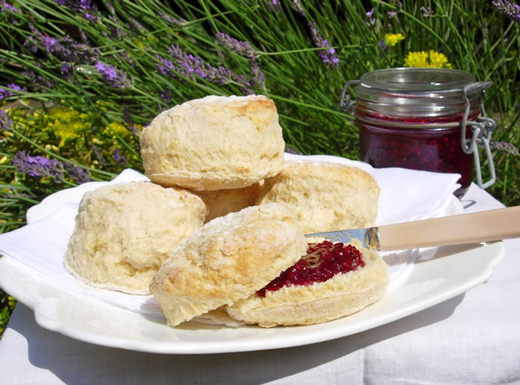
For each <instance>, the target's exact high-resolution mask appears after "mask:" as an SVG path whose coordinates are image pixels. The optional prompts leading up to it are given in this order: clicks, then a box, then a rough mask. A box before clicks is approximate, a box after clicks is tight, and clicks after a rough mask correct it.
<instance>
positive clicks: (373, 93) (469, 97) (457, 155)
mask: <svg viewBox="0 0 520 385" xmlns="http://www.w3.org/2000/svg"><path fill="white" fill-rule="evenodd" d="M355 84H358V86H357V87H356V102H355V117H356V124H357V126H358V127H359V140H360V149H361V160H362V161H365V162H367V163H370V164H371V165H372V166H374V167H376V168H382V167H403V168H408V169H415V170H425V171H433V172H442V173H458V174H460V175H461V177H460V179H459V181H458V182H459V184H460V185H461V187H460V189H458V190H457V191H456V192H455V195H457V196H459V197H461V196H463V195H464V193H465V192H466V191H467V189H468V188H469V186H470V184H471V180H472V176H473V169H474V163H475V162H474V160H475V154H474V153H473V152H476V155H477V156H478V151H476V146H473V148H471V146H470V142H471V140H472V139H471V138H472V137H473V130H474V129H473V127H474V126H472V125H470V124H467V123H468V122H470V123H473V122H474V121H475V120H476V119H478V118H479V116H481V115H482V113H484V114H485V112H483V107H482V94H483V90H484V89H485V88H487V87H489V85H490V83H475V78H474V76H473V75H472V74H470V73H467V72H464V71H459V70H452V69H436V68H393V69H386V70H379V71H374V72H370V73H367V74H365V75H363V76H362V77H361V79H360V80H359V81H356V82H355ZM345 88H346V87H345ZM476 124H479V123H476ZM481 137H482V135H481ZM477 160H478V159H477ZM479 167H480V164H479ZM479 171H480V170H479ZM479 176H480V174H479Z"/></svg>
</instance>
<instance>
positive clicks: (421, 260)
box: [0, 156, 505, 354]
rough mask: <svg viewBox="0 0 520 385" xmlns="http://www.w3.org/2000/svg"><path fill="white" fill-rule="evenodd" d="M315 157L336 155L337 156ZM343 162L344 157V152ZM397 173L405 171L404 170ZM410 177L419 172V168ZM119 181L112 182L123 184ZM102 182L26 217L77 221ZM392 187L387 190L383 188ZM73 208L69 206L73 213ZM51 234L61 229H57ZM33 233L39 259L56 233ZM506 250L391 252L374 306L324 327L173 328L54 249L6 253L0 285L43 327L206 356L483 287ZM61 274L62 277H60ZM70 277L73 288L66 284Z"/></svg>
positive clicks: (322, 332)
mask: <svg viewBox="0 0 520 385" xmlns="http://www.w3.org/2000/svg"><path fill="white" fill-rule="evenodd" d="M294 158H297V157H294ZM315 158H316V159H317V160H330V161H338V159H337V158H333V157H324V156H320V157H315ZM339 160H340V161H341V162H343V163H344V162H346V160H344V159H342V158H339ZM396 171H397V172H399V175H402V172H401V171H399V170H396ZM396 171H394V172H396ZM122 174H125V175H120V177H119V178H120V180H125V178H131V179H134V178H135V179H137V180H142V179H144V177H143V176H142V175H140V174H138V173H135V172H132V171H125V172H123V173H122ZM134 174H136V175H134ZM412 176H413V177H415V176H416V174H413V175H412ZM428 178H429V177H428ZM117 179H118V178H116V179H114V180H113V181H112V182H111V183H115V182H117ZM391 180H392V181H394V180H401V179H400V178H395V179H394V178H391ZM102 183H105V182H93V183H88V184H84V185H82V186H81V187H78V188H73V189H68V190H63V191H61V192H58V193H56V194H53V195H52V196H50V197H49V198H47V199H45V200H44V201H43V202H42V203H41V204H39V205H37V206H35V207H33V208H32V209H31V210H30V211H29V213H28V221H29V222H30V223H33V225H34V226H38V224H40V226H39V227H38V228H41V227H45V228H46V229H48V228H49V226H52V223H56V222H52V220H49V221H47V218H51V217H52V218H54V220H61V218H67V221H69V222H70V221H73V215H74V209H72V208H71V207H72V206H74V205H76V204H77V203H78V202H79V200H80V199H81V196H82V195H83V193H84V192H86V191H88V190H91V189H94V188H96V187H99V186H100V185H101V184H102ZM400 185H402V183H401V184H400ZM386 191H388V190H386V189H385V192H386ZM416 196H417V204H418V205H420V204H421V202H422V201H424V200H423V198H424V196H423V195H422V193H421V191H418V194H416ZM450 196H451V195H450ZM388 198H392V196H391V195H390V196H389V197H388ZM389 201H391V199H389ZM392 203H393V201H392ZM404 203H407V202H404ZM430 203H431V202H430ZM401 204H403V203H399V204H395V203H393V206H399V208H400V209H402V208H403V206H401ZM438 205H440V206H442V209H440V210H438V211H435V212H436V216H442V215H453V214H457V213H460V212H461V211H462V207H461V205H460V202H459V201H458V200H457V199H455V198H454V197H453V196H451V199H448V200H446V201H444V202H440V201H439V202H438ZM68 208H69V209H71V211H70V212H69V211H68ZM58 214H60V215H61V214H63V216H59V215H58ZM56 215H58V216H56ZM58 223H60V224H62V222H58ZM48 224H50V225H48ZM62 227H63V226H62ZM65 227H66V226H65ZM69 227H70V226H69ZM47 231H48V230H47ZM70 231H71V230H70ZM62 232H63V231H62ZM49 233H52V234H53V235H55V234H56V228H53V230H52V231H50V232H49ZM65 233H66V231H65ZM26 234H27V233H26ZM46 234H47V233H46ZM30 235H31V237H29V238H27V239H28V241H27V242H28V243H30V242H32V243H34V244H33V245H31V249H30V252H31V255H33V256H35V258H36V259H37V260H38V261H41V256H42V255H43V254H42V253H43V251H42V249H44V248H46V246H47V244H51V243H52V241H53V239H52V238H49V237H46V238H44V239H43V240H41V241H40V243H35V242H34V240H33V238H32V235H33V233H30ZM61 236H64V235H63V234H61ZM69 236H70V234H69ZM22 243H23V242H15V243H14V246H13V244H11V246H10V248H11V250H12V252H13V253H18V252H21V251H23V249H24V248H26V247H27V245H25V244H22ZM45 243H47V244H45ZM51 246H52V247H51ZM53 247H55V245H50V246H49V248H50V249H51V250H54V248H53ZM504 253H505V248H504V245H503V243H501V242H497V243H492V244H488V245H481V244H478V245H471V246H459V247H444V248H440V249H424V250H415V251H407V252H402V253H388V254H386V256H385V258H386V260H387V262H388V264H389V266H390V269H389V270H390V277H391V284H390V287H389V289H388V291H387V292H386V293H385V295H384V296H383V298H382V299H381V300H380V301H378V302H377V303H375V304H374V305H372V306H369V307H368V308H366V309H364V310H362V311H360V312H358V313H356V314H353V315H351V316H349V317H345V318H342V319H339V320H336V321H332V322H328V323H324V324H320V325H312V326H305V327H280V328H273V329H263V328H259V327H255V326H250V327H240V328H227V327H215V326H205V325H200V324H189V323H187V324H184V325H182V326H180V327H176V328H168V327H167V326H166V321H165V319H164V317H163V316H162V315H161V314H160V312H154V311H150V309H152V310H153V309H154V306H155V305H156V304H154V303H153V301H155V302H156V300H155V299H154V298H153V297H151V296H149V297H141V298H138V299H137V307H135V304H136V301H134V298H133V297H136V296H130V297H132V298H131V300H132V301H130V302H131V305H132V306H133V308H129V307H128V306H130V305H128V304H125V302H127V300H128V299H129V298H127V297H128V295H124V294H122V293H116V292H110V293H109V294H110V295H109V296H107V295H106V293H105V292H101V293H99V292H96V291H95V290H93V289H91V288H90V289H89V288H85V287H81V286H78V285H76V282H75V280H74V279H73V278H72V277H71V276H70V275H69V274H67V273H66V272H64V269H63V266H62V262H61V259H60V258H61V257H60V253H52V254H51V256H52V260H51V261H49V262H53V263H55V265H53V266H50V263H48V262H47V260H45V263H44V264H41V265H40V268H39V269H38V268H31V267H29V266H28V265H27V264H24V263H22V262H20V261H19V260H17V259H16V258H12V257H10V256H9V257H4V258H0V283H1V286H2V288H3V289H4V290H5V291H6V292H8V293H9V294H11V295H12V296H14V297H15V298H17V299H18V300H19V301H21V302H22V303H24V304H26V305H27V306H29V307H30V308H31V309H33V310H34V314H35V318H36V321H37V322H38V324H39V325H41V326H42V327H44V328H46V329H49V330H53V331H57V332H59V333H62V334H64V335H67V336H69V337H72V338H76V339H78V340H82V341H86V342H90V343H93V344H98V345H103V346H110V347H116V348H123V349H129V350H136V351H145V352H154V353H167V354H207V353H223V352H240V351H252V350H266V349H277V348H285V347H292V346H300V345H306V344H311V343H316V342H322V341H327V340H332V339H335V338H340V337H344V336H348V335H351V334H355V333H358V332H362V331H365V330H369V329H372V328H374V327H377V326H381V325H384V324H386V323H389V322H392V321H395V320H398V319H400V318H403V317H406V316H408V315H410V314H413V313H416V312H418V311H420V310H423V309H426V308H429V307H431V306H433V305H435V304H438V303H440V302H443V301H445V300H448V299H450V298H452V297H454V296H456V295H459V294H461V293H464V292H465V291H467V290H469V289H471V288H473V287H475V286H477V285H479V284H480V283H482V282H484V281H485V280H487V279H488V278H489V277H490V276H491V274H492V272H493V269H494V268H495V266H497V265H498V264H499V262H500V261H501V259H502V258H503V256H504ZM55 256H56V258H55ZM46 269H47V270H46ZM53 269H54V270H53ZM60 274H61V275H60ZM58 276H59V277H60V278H59V279H56V277H58ZM51 278H52V279H51ZM66 280H68V282H69V283H68V285H69V286H67V284H66V283H65V281H66ZM125 296H126V297H125ZM125 306H126V307H125ZM132 309H133V310H132Z"/></svg>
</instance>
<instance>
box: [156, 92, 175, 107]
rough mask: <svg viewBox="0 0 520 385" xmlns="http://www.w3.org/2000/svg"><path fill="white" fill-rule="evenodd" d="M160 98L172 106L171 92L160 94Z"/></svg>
mask: <svg viewBox="0 0 520 385" xmlns="http://www.w3.org/2000/svg"><path fill="white" fill-rule="evenodd" d="M159 97H160V98H161V100H162V101H163V102H164V103H165V104H170V103H171V101H172V98H173V95H172V93H171V91H170V90H164V91H163V92H161V93H160V94H159Z"/></svg>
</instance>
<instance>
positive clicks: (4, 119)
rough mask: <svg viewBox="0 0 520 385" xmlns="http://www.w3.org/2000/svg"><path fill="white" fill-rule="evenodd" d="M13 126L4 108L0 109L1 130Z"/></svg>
mask: <svg viewBox="0 0 520 385" xmlns="http://www.w3.org/2000/svg"><path fill="white" fill-rule="evenodd" d="M12 126H13V121H12V120H11V119H9V115H8V114H7V112H5V111H4V110H0V127H2V130H4V131H6V130H9V129H10V128H11V127H12Z"/></svg>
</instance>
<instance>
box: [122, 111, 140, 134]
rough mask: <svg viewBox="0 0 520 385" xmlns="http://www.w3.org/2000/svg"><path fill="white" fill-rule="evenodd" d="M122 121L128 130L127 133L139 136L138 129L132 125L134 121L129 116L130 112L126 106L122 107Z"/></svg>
mask: <svg viewBox="0 0 520 385" xmlns="http://www.w3.org/2000/svg"><path fill="white" fill-rule="evenodd" d="M123 121H124V122H125V127H126V128H127V129H128V131H130V132H131V133H133V134H135V135H139V129H138V128H137V127H136V125H135V124H134V121H133V120H132V117H131V116H130V110H129V109H128V107H126V106H124V107H123Z"/></svg>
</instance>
